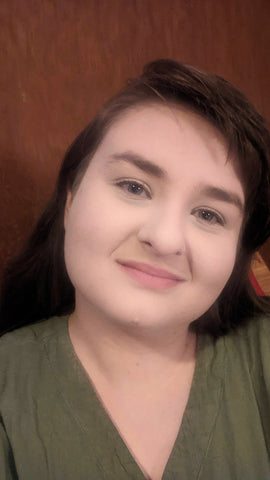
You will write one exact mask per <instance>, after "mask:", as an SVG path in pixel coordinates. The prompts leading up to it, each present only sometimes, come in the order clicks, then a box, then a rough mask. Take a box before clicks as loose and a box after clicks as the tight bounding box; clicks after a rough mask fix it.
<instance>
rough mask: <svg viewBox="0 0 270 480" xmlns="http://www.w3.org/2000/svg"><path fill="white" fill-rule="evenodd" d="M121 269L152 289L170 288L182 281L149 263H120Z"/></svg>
mask: <svg viewBox="0 0 270 480" xmlns="http://www.w3.org/2000/svg"><path fill="white" fill-rule="evenodd" d="M118 263H119V265H120V266H121V268H122V269H123V270H124V271H125V272H126V273H127V274H128V275H129V276H130V277H132V278H134V279H135V280H137V281H138V282H140V283H142V284H143V285H146V286H148V287H152V288H170V287H174V286H175V285H177V284H179V282H180V281H181V280H182V279H181V278H180V277H178V276H177V275H175V274H173V273H171V272H168V271H167V270H163V269H160V268H156V267H153V266H152V265H148V264H147V263H139V262H134V261H121V260H120V261H118Z"/></svg>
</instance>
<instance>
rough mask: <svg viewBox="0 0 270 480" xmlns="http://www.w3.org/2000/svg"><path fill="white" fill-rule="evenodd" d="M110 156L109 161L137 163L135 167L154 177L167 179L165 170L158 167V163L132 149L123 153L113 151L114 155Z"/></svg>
mask: <svg viewBox="0 0 270 480" xmlns="http://www.w3.org/2000/svg"><path fill="white" fill-rule="evenodd" d="M110 158H111V160H110V162H109V163H115V162H117V161H119V160H120V161H124V162H127V163H131V164H132V165H135V167H138V168H139V169H140V170H142V171H143V172H146V173H148V174H149V175H152V176H153V177H156V178H160V179H165V178H167V177H168V175H167V173H166V171H165V170H163V169H162V168H160V167H158V165H156V164H155V163H153V162H151V161H150V160H147V159H146V158H145V157H143V156H142V155H139V154H138V153H134V152H131V151H126V152H123V153H113V154H112V155H110Z"/></svg>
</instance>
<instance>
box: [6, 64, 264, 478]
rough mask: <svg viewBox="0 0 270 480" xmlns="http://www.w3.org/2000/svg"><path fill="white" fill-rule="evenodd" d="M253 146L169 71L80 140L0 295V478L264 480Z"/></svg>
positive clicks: (259, 131) (244, 113) (191, 77)
mask: <svg viewBox="0 0 270 480" xmlns="http://www.w3.org/2000/svg"><path fill="white" fill-rule="evenodd" d="M269 146H270V142H269V133H268V131H267V129H266V127H265V124H264V121H263V119H262V118H261V116H260V115H259V114H258V113H257V112H256V111H255V109H254V108H253V107H252V106H251V105H250V104H249V103H248V101H247V100H246V98H245V97H244V96H243V95H242V94H241V93H239V92H238V91H237V90H236V89H235V88H234V87H232V86H231V85H230V84H228V83H227V82H226V81H225V80H223V79H221V78H220V77H217V76H215V75H210V74H206V73H203V72H201V71H199V70H197V69H195V68H193V67H190V66H185V65H182V64H180V63H177V62H174V61H171V60H160V61H156V62H152V63H151V64H149V65H147V66H146V67H145V69H144V72H143V74H142V75H141V76H140V77H139V78H137V79H134V80H132V81H130V82H129V83H128V85H127V86H126V87H124V88H123V89H122V90H121V91H120V92H119V93H118V94H116V95H115V96H114V97H113V98H112V99H111V100H109V102H108V103H107V104H106V105H105V106H104V107H103V108H102V109H101V111H100V112H99V113H98V115H97V116H96V118H95V119H94V120H93V122H92V123H91V124H90V125H89V126H88V127H87V128H86V129H85V130H84V131H83V132H82V133H81V134H80V135H79V137H78V138H77V139H76V140H75V142H74V143H73V144H72V146H71V148H70V149H69V151H68V153H67V155H66V157H65V159H64V162H63V166H62V169H61V172H60V175H59V179H58V183H57V187H56V190H55V193H54V196H53V198H52V200H51V202H50V204H49V205H48V207H47V209H46V211H45V213H44V214H43V216H42V218H41V220H40V221H39V223H38V225H37V227H36V229H35V231H34V233H33V235H32V237H31V239H30V241H29V244H28V246H27V247H26V249H25V251H24V252H23V253H22V254H21V256H20V257H19V258H18V259H17V260H15V261H14V262H13V264H12V265H10V267H9V268H8V270H7V272H6V277H5V280H4V285H3V294H2V316H1V319H2V327H1V328H2V332H6V331H8V330H14V329H15V328H18V327H21V326H23V325H27V324H31V325H29V326H27V327H25V328H21V329H17V330H16V331H14V332H11V333H7V334H6V335H3V337H2V338H1V346H0V356H1V360H0V368H1V375H0V408H1V422H2V424H1V429H2V430H1V452H0V458H1V461H0V473H1V475H0V477H1V479H14V478H19V479H20V480H32V479H37V478H38V479H65V480H67V479H72V480H74V479H81V480H85V479H86V478H91V479H118V480H121V479H129V478H133V479H143V478H149V479H151V480H159V479H161V478H162V479H172V480H175V479H178V478H179V479H180V478H181V479H189V480H191V479H199V478H200V479H201V480H202V479H203V480H209V479H212V478H218V479H226V480H227V479H229V478H237V479H245V480H248V479H252V480H254V478H258V479H260V480H263V479H266V478H270V464H269V442H270V421H269V418H268V417H269V403H270V392H269V388H270V378H269V367H268V365H269V360H270V353H269V333H270V326H269V319H268V318H267V314H268V313H269V302H268V301H267V300H262V299H259V298H257V297H256V295H255V293H254V291H253V289H252V287H251V285H250V282H249V279H248V272H249V268H250V262H251V258H252V255H253V253H254V252H255V251H256V250H257V249H258V247H259V246H260V245H261V244H262V243H263V242H264V241H265V240H266V239H267V237H268V236H269V228H270V225H269V212H270V193H269V179H270V161H269ZM45 319H48V320H45ZM37 322H38V323H37Z"/></svg>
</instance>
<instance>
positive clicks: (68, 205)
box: [64, 190, 72, 228]
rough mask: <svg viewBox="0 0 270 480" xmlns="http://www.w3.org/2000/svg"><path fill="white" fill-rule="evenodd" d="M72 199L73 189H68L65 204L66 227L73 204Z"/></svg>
mask: <svg viewBox="0 0 270 480" xmlns="http://www.w3.org/2000/svg"><path fill="white" fill-rule="evenodd" d="M71 200H72V195H71V191H70V190H68V192H67V198H66V204H65V212H64V228H66V222H67V216H68V212H69V208H70V205H71Z"/></svg>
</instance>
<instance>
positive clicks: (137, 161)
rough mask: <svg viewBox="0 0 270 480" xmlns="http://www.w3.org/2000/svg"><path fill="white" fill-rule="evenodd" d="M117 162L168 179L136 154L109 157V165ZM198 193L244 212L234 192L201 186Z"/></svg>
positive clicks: (158, 168) (164, 172) (115, 154)
mask: <svg viewBox="0 0 270 480" xmlns="http://www.w3.org/2000/svg"><path fill="white" fill-rule="evenodd" d="M118 161H124V162H126V163H130V164H132V165H135V166H136V167H138V168H139V169H140V170H142V171H144V172H146V173H148V174H150V175H152V176H153V177H156V178H159V179H167V178H168V174H167V172H166V171H165V170H163V169H162V168H161V167H159V166H158V165H156V164H155V163H153V162H151V161H150V160H147V159H146V158H145V157H143V156H142V155H139V154H138V153H135V152H131V151H126V152H122V153H113V154H112V155H110V161H109V163H115V162H118ZM199 193H200V194H201V195H205V196H207V197H210V198H212V199H214V200H220V201H222V202H226V203H230V204H231V205H234V206H235V207H237V208H238V210H239V211H240V213H243V212H244V205H243V202H242V201H241V199H240V197H239V195H237V193H235V192H232V191H230V190H227V189H224V188H220V187H216V186H214V185H207V184H206V185H205V184H203V185H201V186H200V188H199Z"/></svg>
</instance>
